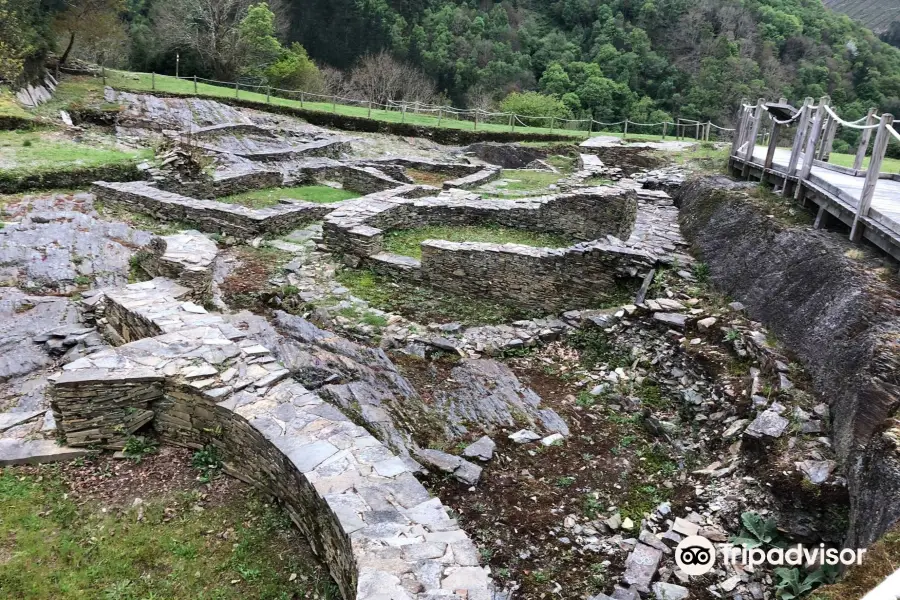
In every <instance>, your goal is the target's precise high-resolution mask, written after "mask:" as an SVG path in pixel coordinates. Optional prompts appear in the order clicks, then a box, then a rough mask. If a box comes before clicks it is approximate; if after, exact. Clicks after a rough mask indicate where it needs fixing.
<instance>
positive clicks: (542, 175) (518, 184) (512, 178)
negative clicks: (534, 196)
mask: <svg viewBox="0 0 900 600" xmlns="http://www.w3.org/2000/svg"><path fill="white" fill-rule="evenodd" d="M500 177H501V179H505V180H507V184H506V186H505V187H503V188H501V189H504V190H508V191H510V192H534V191H539V190H545V189H547V188H548V187H549V186H550V185H552V184H554V183H556V182H557V181H559V180H560V179H562V175H560V174H559V173H551V172H550V171H530V170H528V169H504V170H503V173H502V174H501V175H500Z"/></svg>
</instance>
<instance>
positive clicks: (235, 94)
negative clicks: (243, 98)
mask: <svg viewBox="0 0 900 600" xmlns="http://www.w3.org/2000/svg"><path fill="white" fill-rule="evenodd" d="M240 93H241V90H240V88H239V87H238V82H237V81H235V82H234V97H235V98H237V97H239V96H240Z"/></svg>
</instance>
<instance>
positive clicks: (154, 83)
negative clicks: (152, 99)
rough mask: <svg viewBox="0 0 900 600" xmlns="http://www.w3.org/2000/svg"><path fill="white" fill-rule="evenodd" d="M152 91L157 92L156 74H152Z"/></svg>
mask: <svg viewBox="0 0 900 600" xmlns="http://www.w3.org/2000/svg"><path fill="white" fill-rule="evenodd" d="M150 89H152V90H153V91H156V73H151V74H150Z"/></svg>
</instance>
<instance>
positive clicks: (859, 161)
mask: <svg viewBox="0 0 900 600" xmlns="http://www.w3.org/2000/svg"><path fill="white" fill-rule="evenodd" d="M874 124H875V109H874V108H870V109H869V114H867V115H866V125H874ZM871 139H872V130H871V129H863V131H862V138H861V139H860V140H859V148H857V149H856V158H855V159H853V169H854V170H855V171H859V170H860V169H862V166H863V161H864V160H865V159H866V150H868V149H869V140H871Z"/></svg>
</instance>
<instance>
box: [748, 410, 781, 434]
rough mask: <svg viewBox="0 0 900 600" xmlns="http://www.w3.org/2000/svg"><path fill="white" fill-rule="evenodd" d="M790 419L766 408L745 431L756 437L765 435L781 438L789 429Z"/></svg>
mask: <svg viewBox="0 0 900 600" xmlns="http://www.w3.org/2000/svg"><path fill="white" fill-rule="evenodd" d="M789 423H790V421H788V420H787V419H786V418H784V417H782V416H781V415H780V414H778V413H777V412H775V411H774V410H771V409H769V410H765V411H763V412H761V413H760V414H759V416H758V417H756V419H754V420H753V422H752V423H750V425H749V426H748V427H747V429H745V430H744V433H745V434H747V435H749V436H751V437H755V438H761V437H763V436H765V437H770V438H779V437H781V436H782V434H784V431H785V429H787V426H788V424H789Z"/></svg>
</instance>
